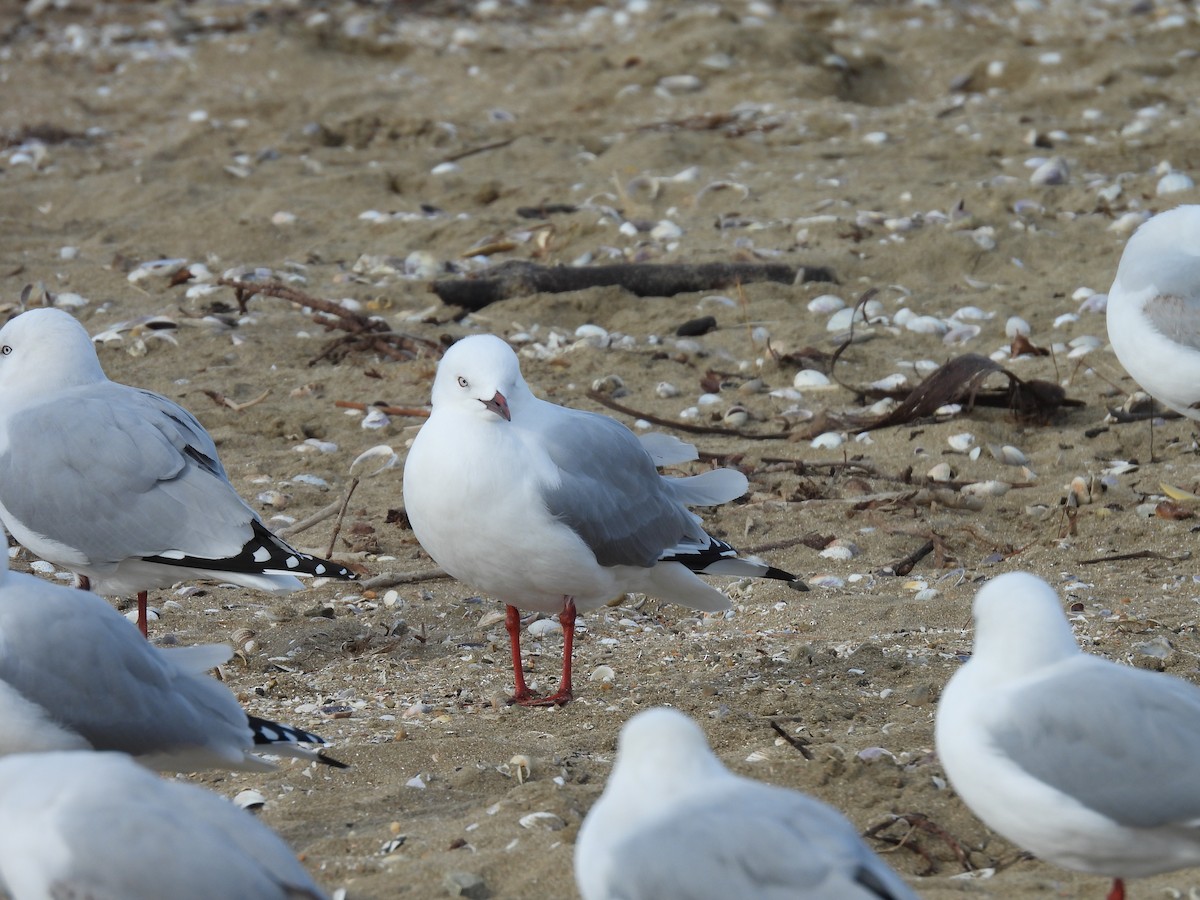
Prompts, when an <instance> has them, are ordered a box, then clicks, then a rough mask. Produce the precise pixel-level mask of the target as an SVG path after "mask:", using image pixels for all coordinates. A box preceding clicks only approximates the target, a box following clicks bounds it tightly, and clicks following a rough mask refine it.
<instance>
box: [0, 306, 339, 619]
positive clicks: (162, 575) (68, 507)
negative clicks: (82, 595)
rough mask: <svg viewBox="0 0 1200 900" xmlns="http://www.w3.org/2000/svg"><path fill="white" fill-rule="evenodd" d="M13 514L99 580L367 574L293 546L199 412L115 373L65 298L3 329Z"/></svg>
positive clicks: (251, 582)
mask: <svg viewBox="0 0 1200 900" xmlns="http://www.w3.org/2000/svg"><path fill="white" fill-rule="evenodd" d="M0 521H3V523H4V526H5V527H6V528H7V529H8V531H9V532H10V533H11V534H12V536H13V537H14V538H16V539H17V540H18V541H19V542H20V543H21V544H22V545H24V546H25V547H27V548H28V549H29V550H30V551H31V552H33V553H35V554H37V555H38V556H40V557H41V558H42V559H44V560H46V561H47V562H51V563H54V564H55V565H57V566H60V567H62V568H64V569H68V570H70V571H72V572H75V573H76V574H78V575H79V576H81V581H82V583H83V586H84V587H89V586H90V587H91V588H93V589H95V590H96V591H97V592H98V593H101V594H109V595H113V594H116V595H120V594H127V593H136V594H137V598H138V626H139V627H140V628H141V630H142V633H143V634H145V633H146V592H147V590H149V589H152V588H160V587H169V586H170V585H172V584H175V583H176V582H179V581H186V580H189V579H215V580H219V581H231V582H233V583H234V584H239V585H242V586H244V587H250V588H257V589H259V590H265V591H273V592H276V593H289V592H291V591H295V590H299V589H300V588H301V587H303V584H302V583H301V581H300V580H299V579H298V578H296V575H295V574H293V573H300V574H305V575H328V576H332V577H335V578H353V577H354V575H353V574H352V573H351V572H349V571H348V570H347V569H346V568H344V567H343V566H341V565H339V564H337V563H334V562H330V561H328V560H323V559H318V558H317V557H314V556H309V555H308V554H305V553H300V552H299V551H297V550H294V549H293V548H291V547H289V546H288V545H287V544H286V543H284V542H283V541H281V540H280V539H279V538H277V537H275V536H274V535H273V534H271V533H270V532H269V531H267V529H266V526H264V525H263V523H262V520H261V519H260V518H259V517H258V514H257V513H256V512H255V511H254V510H253V509H251V508H250V507H249V506H247V505H246V503H245V502H244V501H243V500H242V498H241V497H239V496H238V494H237V492H236V491H235V490H234V489H233V485H231V484H230V483H229V479H228V477H227V476H226V474H225V469H224V468H223V467H222V466H221V462H220V460H219V459H218V458H217V448H216V446H215V445H214V444H213V441H212V438H211V437H209V434H208V432H207V431H205V430H204V427H203V426H202V425H201V424H200V423H199V422H198V421H196V418H195V417H194V416H193V415H192V414H191V413H189V412H188V411H187V410H186V409H184V408H183V407H181V406H179V405H178V404H177V403H175V402H173V401H171V400H168V399H167V398H166V397H163V396H161V395H159V394H155V393H152V392H151V391H144V390H140V389H138V388H134V387H129V386H127V385H124V384H118V383H116V382H114V381H109V380H108V378H106V377H105V375H104V371H103V370H102V369H101V368H100V360H99V359H98V358H97V356H96V350H95V347H94V346H93V345H92V341H91V338H89V337H88V334H87V331H85V330H84V328H83V326H82V325H80V324H79V323H78V322H77V321H76V320H75V319H74V318H73V317H72V316H71V315H70V314H69V313H66V312H63V311H62V310H59V309H32V310H29V311H28V312H25V313H22V314H21V315H19V316H16V317H15V318H13V319H12V320H11V321H9V322H8V324H6V325H5V326H4V327H3V328H2V329H0Z"/></svg>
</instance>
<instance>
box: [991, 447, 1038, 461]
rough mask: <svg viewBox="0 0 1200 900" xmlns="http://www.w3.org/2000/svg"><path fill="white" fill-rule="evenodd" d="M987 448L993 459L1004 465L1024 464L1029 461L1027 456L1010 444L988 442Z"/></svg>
mask: <svg viewBox="0 0 1200 900" xmlns="http://www.w3.org/2000/svg"><path fill="white" fill-rule="evenodd" d="M987 449H988V453H990V454H992V458H993V459H995V460H996V461H997V462H1001V463H1003V464H1004V465H1006V466H1024V465H1026V464H1028V462H1029V457H1028V456H1026V455H1025V454H1024V453H1023V452H1021V451H1020V450H1018V449H1017V448H1016V447H1013V446H1012V445H1011V444H1003V445H1001V444H988V445H987Z"/></svg>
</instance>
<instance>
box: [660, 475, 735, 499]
mask: <svg viewBox="0 0 1200 900" xmlns="http://www.w3.org/2000/svg"><path fill="white" fill-rule="evenodd" d="M663 482H664V483H665V484H666V486H667V487H668V489H669V490H670V491H671V493H673V494H674V495H675V499H676V500H678V501H679V502H680V503H682V504H684V505H685V506H720V505H721V504H722V503H728V502H729V501H730V500H736V499H737V498H738V497H740V496H742V494H744V493H746V491H748V490H749V489H750V482H749V481H748V480H747V479H746V476H745V475H743V474H742V473H741V472H739V471H737V469H713V470H712V471H711V472H702V473H700V474H699V475H690V476H688V477H687V478H664V479H663Z"/></svg>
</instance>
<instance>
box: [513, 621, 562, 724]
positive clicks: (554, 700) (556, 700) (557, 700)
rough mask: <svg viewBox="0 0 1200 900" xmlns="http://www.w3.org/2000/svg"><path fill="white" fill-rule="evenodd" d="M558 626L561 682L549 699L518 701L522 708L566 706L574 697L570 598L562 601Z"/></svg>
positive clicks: (531, 698)
mask: <svg viewBox="0 0 1200 900" xmlns="http://www.w3.org/2000/svg"><path fill="white" fill-rule="evenodd" d="M510 608H511V607H510ZM558 624H560V625H561V626H562V630H563V669H562V681H561V682H560V683H559V685H558V690H557V691H555V692H554V693H553V694H551V695H550V696H549V697H538V698H533V697H530V698H528V699H525V700H518V701H517V702H518V703H520V704H521V705H522V706H566V705H567V704H568V703H570V702H571V699H572V697H573V696H574V695H573V694H572V693H571V653H572V651H573V650H574V649H575V601H574V600H573V599H572V598H570V597H566V598H564V600H563V608H562V612H560V613H559V614H558Z"/></svg>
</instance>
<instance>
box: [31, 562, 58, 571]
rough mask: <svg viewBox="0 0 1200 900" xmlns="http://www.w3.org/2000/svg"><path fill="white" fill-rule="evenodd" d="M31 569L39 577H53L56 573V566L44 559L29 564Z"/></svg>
mask: <svg viewBox="0 0 1200 900" xmlns="http://www.w3.org/2000/svg"><path fill="white" fill-rule="evenodd" d="M29 568H31V569H33V571H35V572H37V573H38V574H39V575H53V574H54V573H55V571H56V570H55V568H54V566H53V565H52V564H51V563H48V562H46V561H45V560H44V559H35V560H34V561H33V562H31V563H30V564H29Z"/></svg>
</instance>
